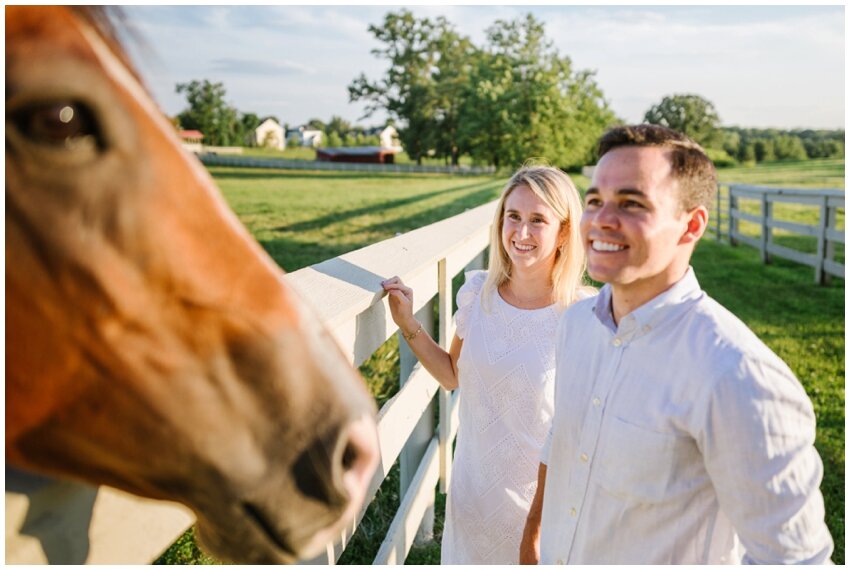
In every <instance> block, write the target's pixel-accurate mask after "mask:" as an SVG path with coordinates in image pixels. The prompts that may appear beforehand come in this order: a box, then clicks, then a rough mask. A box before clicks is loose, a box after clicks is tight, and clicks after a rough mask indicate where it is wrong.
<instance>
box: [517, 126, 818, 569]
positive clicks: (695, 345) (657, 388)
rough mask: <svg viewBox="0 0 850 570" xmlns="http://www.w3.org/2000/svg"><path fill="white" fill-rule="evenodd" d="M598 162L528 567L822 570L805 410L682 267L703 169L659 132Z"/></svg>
mask: <svg viewBox="0 0 850 570" xmlns="http://www.w3.org/2000/svg"><path fill="white" fill-rule="evenodd" d="M599 156H600V159H599V162H598V164H597V166H596V169H595V171H594V174H593V180H592V182H591V187H590V188H589V189H588V191H587V193H586V197H585V212H584V215H583V216H582V220H581V231H582V238H583V239H584V240H585V248H586V251H587V256H588V259H587V266H588V273H589V274H590V276H591V277H592V278H594V279H595V280H597V281H601V282H604V283H606V285H605V287H603V288H602V290H601V291H600V294H599V295H598V296H597V297H595V298H591V299H586V300H583V301H579V302H577V303H575V304H574V305H572V306H571V307H570V308H569V309H568V310H567V311H566V312H565V313H564V315H563V317H562V319H561V323H560V326H559V329H558V339H557V345H556V346H557V349H556V351H557V353H556V362H557V380H556V388H555V415H554V421H553V425H552V428H551V431H550V434H549V438H548V440H547V443H546V446H545V447H544V449H543V453H542V458H541V464H540V471H539V477H538V478H539V483H538V488H537V494H536V496H535V499H534V502H533V503H532V506H531V512H530V513H529V515H528V521H527V523H526V527H525V533H524V537H523V542H522V546H521V550H520V560H521V562H523V563H535V562H541V563H544V564H555V563H558V564H566V563H569V564H606V563H607V564H618V563H620V564H624V563H630V564H722V563H732V564H735V563H740V562H754V563H767V564H784V563H828V562H829V557H830V555H831V554H832V550H833V543H832V538H831V536H830V534H829V530H828V529H827V527H826V524H825V522H824V506H823V497H822V495H821V493H820V490H819V485H820V482H821V478H822V475H823V466H822V463H821V460H820V457H819V456H818V454H817V451H816V450H815V448H814V446H813V444H814V439H815V417H814V411H813V409H812V405H811V402H810V400H809V398H808V397H807V396H806V393H805V391H804V390H803V388H802V386H801V385H800V383H799V382H798V381H797V379H796V378H795V377H794V374H793V373H792V372H791V370H790V369H789V368H788V367H787V366H786V365H785V363H784V362H782V360H781V359H780V358H779V357H778V356H776V355H775V354H774V353H773V352H771V350H770V349H769V348H767V347H766V346H765V345H764V343H762V342H761V341H760V340H759V339H758V338H757V337H756V336H755V335H754V334H753V333H752V332H751V331H750V330H749V329H748V328H747V326H746V325H744V324H743V323H742V322H741V321H740V320H739V319H737V318H736V317H735V316H734V315H732V314H731V313H730V312H729V311H727V310H726V309H724V308H723V307H722V306H721V305H719V304H718V303H717V302H716V301H714V300H713V299H711V298H710V297H708V295H706V294H705V293H704V292H703V291H702V290H701V289H700V287H699V284H698V283H697V279H696V276H695V275H694V272H693V269H692V268H691V267H690V258H691V254H692V253H693V250H694V247H695V246H696V243H697V241H698V240H699V239H700V237H701V236H702V235H703V233H704V231H705V228H706V224H707V221H708V208H709V207H710V205H711V203H712V200H713V196H714V192H716V173H715V170H714V166H713V165H712V164H711V161H710V160H709V159H708V157H707V156H706V155H705V153H704V151H703V150H702V149H701V148H700V147H699V145H697V144H696V143H694V142H693V141H691V140H690V139H688V138H687V137H684V136H683V135H681V134H679V133H676V132H674V131H671V130H669V129H666V128H664V127H659V126H655V125H638V126H631V127H618V128H615V129H612V130H611V131H609V132H608V133H606V134H605V135H604V136H603V137H602V139H601V140H600V144H599Z"/></svg>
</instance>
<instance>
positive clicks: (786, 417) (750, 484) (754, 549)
mask: <svg viewBox="0 0 850 570" xmlns="http://www.w3.org/2000/svg"><path fill="white" fill-rule="evenodd" d="M777 360H778V358H777ZM705 414H706V417H705V418H704V421H703V425H704V426H705V431H704V432H703V433H702V434H701V435H700V437H699V438H698V443H699V445H700V447H701V449H702V453H703V457H704V460H705V465H706V469H707V471H708V473H709V476H710V477H711V481H712V484H713V485H714V488H715V490H716V492H717V496H718V500H719V502H720V507H721V510H722V511H723V512H724V513H725V514H726V515H727V516H728V517H729V520H730V521H731V522H732V524H733V526H734V527H735V530H736V532H737V534H738V536H739V537H740V539H741V543H742V544H743V546H744V548H745V550H746V554H745V557H744V562H745V563H758V564H789V563H812V564H823V563H829V561H830V560H829V557H830V555H831V554H832V551H833V542H832V537H831V535H830V533H829V529H828V528H827V526H826V523H825V521H824V515H825V511H824V503H823V496H822V495H821V492H820V488H819V487H820V482H821V479H822V477H823V464H822V462H821V459H820V456H819V455H818V453H817V451H816V450H815V448H814V440H815V416H814V410H813V408H812V404H811V401H810V400H809V398H808V396H807V395H806V393H805V391H804V390H803V387H802V386H801V385H800V383H799V382H798V381H797V379H796V378H795V377H794V375H793V373H792V372H791V371H790V370H789V369H788V368H787V367H786V366H784V364H783V363H781V362H776V363H772V362H769V361H767V360H765V359H762V358H755V357H750V356H741V357H740V360H739V361H738V362H735V363H731V366H728V367H727V368H726V372H725V373H724V374H723V375H722V377H721V378H718V379H717V382H716V384H715V385H714V386H713V389H712V391H711V394H710V396H709V398H708V405H707V406H706V408H705Z"/></svg>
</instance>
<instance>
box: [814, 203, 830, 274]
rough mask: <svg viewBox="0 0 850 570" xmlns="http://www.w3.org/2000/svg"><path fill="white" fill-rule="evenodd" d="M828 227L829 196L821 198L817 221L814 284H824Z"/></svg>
mask: <svg viewBox="0 0 850 570" xmlns="http://www.w3.org/2000/svg"><path fill="white" fill-rule="evenodd" d="M828 227H829V196H827V195H823V196H821V203H820V219H819V220H818V253H817V262H816V263H815V283H817V284H818V285H823V284H825V283H826V271H825V270H824V260H825V259H826V249H827V248H826V228H828Z"/></svg>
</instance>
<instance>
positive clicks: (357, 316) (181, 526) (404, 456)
mask: <svg viewBox="0 0 850 570" xmlns="http://www.w3.org/2000/svg"><path fill="white" fill-rule="evenodd" d="M494 209H495V202H491V203H489V204H485V205H483V206H479V207H478V208H475V209H472V210H468V211H467V212H464V213H462V214H460V215H458V216H454V217H452V218H448V219H445V220H442V221H440V222H437V223H435V224H432V225H429V226H426V227H423V228H419V229H417V230H414V231H411V232H409V233H407V234H404V235H401V236H398V237H395V238H392V239H389V240H386V241H383V242H379V243H376V244H373V245H370V246H368V247H365V248H363V249H359V250H357V251H353V252H350V253H347V254H345V255H342V256H340V257H337V258H334V259H330V260H327V261H324V262H322V263H318V264H316V265H313V266H310V267H306V268H304V269H301V270H299V271H295V272H293V273H290V274H287V276H286V280H287V282H288V283H289V284H290V285H291V286H292V287H293V288H294V289H295V290H296V291H297V292H298V293H299V294H300V295H301V296H302V297H303V298H304V299H305V301H306V302H307V303H309V304H310V305H312V306H313V307H314V308H315V310H316V312H317V313H318V315H319V317H320V319H321V320H322V321H323V322H324V323H325V325H326V326H327V327H328V329H329V330H330V331H331V334H333V336H334V337H335V338H336V340H337V341H338V342H339V345H340V347H341V348H342V350H343V352H344V354H345V355H346V357H347V358H348V360H349V362H350V363H351V364H352V365H354V366H357V365H359V364H361V363H362V362H364V361H365V360H366V359H367V358H369V357H370V356H371V355H372V354H373V353H374V352H375V350H377V349H378V348H379V347H380V346H381V345H382V344H383V343H384V342H385V341H386V340H387V339H389V338H390V337H391V336H392V335H394V334H397V327H396V326H395V324H394V323H393V322H392V318H391V317H390V311H389V306H388V302H387V299H386V297H385V296H384V294H383V291H382V289H381V285H380V282H381V281H382V280H383V279H385V278H386V277H389V276H391V275H399V276H400V277H401V278H402V279H404V281H405V282H406V283H407V284H408V285H409V286H411V287H412V288H413V289H414V290H415V291H416V295H415V297H414V299H415V306H414V311H416V313H417V316H419V317H420V320H421V321H422V322H423V323H424V324H425V325H426V326H431V327H432V331H431V332H432V333H434V334H435V338H437V339H438V341H439V343H440V345H441V346H443V347H448V345H449V343H450V339H451V337H452V335H453V331H454V324H453V322H452V317H451V307H452V297H453V294H452V279H453V277H454V276H456V275H458V274H459V273H460V272H461V271H463V270H464V269H467V268H473V267H481V266H482V263H483V253H484V251H485V250H486V248H487V245H488V238H489V226H490V222H491V220H492V216H493V212H494ZM435 305H436V306H437V308H438V311H436V312H437V314H438V321H439V322H438V326H437V327H436V328H437V330H436V332H435V331H434V330H433V328H434V322H433V315H434V312H435V311H434V310H433V309H434V308H435ZM429 319H430V320H429ZM399 350H400V353H401V358H402V365H401V378H400V381H401V382H402V386H401V388H400V390H399V392H398V393H397V394H396V395H395V396H394V397H393V398H392V399H391V400H390V401H389V402H387V403H386V404H385V405H384V406H383V407H382V408H381V410H380V412H379V416H378V436H379V443H380V454H381V459H380V463H379V467H378V470H377V472H376V473H375V476H374V477H373V479H372V481H371V484H370V487H369V491H368V493H367V504H366V505H364V507H363V508H362V509H361V511H360V512H359V513H358V515H357V517H356V519H355V521H354V523H353V524H351V525H350V526H349V527H348V528H346V529H345V530H344V531H343V533H342V535H341V536H340V537H339V539H338V540H337V541H335V542H334V543H332V544H329V545H328V546H327V548H326V552H325V554H323V555H322V556H320V557H319V558H316V559H314V560H311V561H308V562H309V563H313V564H333V563H335V562H336V561H337V560H338V559H339V557H340V555H341V554H342V552H343V550H344V549H345V546H346V545H347V544H348V543H349V541H350V539H351V536H352V535H353V533H354V531H355V530H356V528H357V525H358V524H359V523H360V521H361V519H362V517H363V515H364V514H365V512H366V509H367V507H368V503H369V502H371V499H372V498H373V497H374V496H375V493H376V492H377V490H378V488H379V487H380V485H381V483H382V482H383V481H384V479H385V478H386V476H387V475H388V473H389V471H390V468H391V467H392V466H393V464H394V463H395V462H396V460H398V461H399V462H400V465H401V482H402V489H401V494H402V499H401V505H400V507H399V510H398V511H397V513H396V515H395V518H394V519H393V521H392V523H391V525H390V529H389V531H388V533H387V536H386V538H385V539H384V541H383V544H382V545H381V547H380V549H379V552H378V553H377V555H376V557H375V561H374V562H375V563H376V564H394V563H403V562H404V559H405V557H406V555H407V552H408V551H409V549H410V547H411V545H412V543H413V539H414V537H415V536H416V534H417V530H421V527H422V526H423V522H424V525H425V527H428V526H429V524H432V522H433V504H434V489H435V486H436V484H437V482H438V481H439V482H440V488H441V490H442V491H445V490H446V489H447V487H448V484H449V481H448V476H449V473H450V472H451V458H452V454H451V447H452V445H451V444H452V441H453V440H454V437H455V435H456V433H457V426H458V421H457V412H458V396H457V393H455V394H451V393H449V392H447V391H445V390H443V389H442V388H440V387H439V385H438V383H437V382H436V381H435V380H433V379H432V378H431V376H430V374H429V373H428V372H427V371H426V370H425V369H424V368H422V367H421V366H419V365H417V364H415V361H414V359H413V358H412V356H411V354H410V353H409V352H405V351H409V349H408V348H407V346H406V344H405V343H404V342H402V341H400V342H399ZM436 404H439V410H438V412H439V414H437V411H436V410H435V409H434V407H435V405H436ZM436 416H438V417H439V423H438V424H437V425H435V422H434V418H435V417H436ZM429 513H430V514H429ZM192 522H193V517H192V514H191V513H190V512H189V511H188V510H187V509H185V508H183V507H182V506H180V505H175V504H172V503H164V502H158V501H150V500H147V499H140V498H138V497H133V496H131V495H127V494H125V493H122V492H120V491H116V490H114V489H110V488H108V487H100V488H93V487H89V486H85V485H81V484H77V483H71V482H67V481H56V480H52V479H46V478H42V477H37V476H33V475H29V474H25V473H22V472H17V471H14V470H11V469H9V468H7V470H6V559H5V562H6V563H7V564H25V563H74V564H81V563H100V564H116V563H117V564H120V563H123V564H144V563H148V562H150V561H151V560H153V559H155V558H157V557H158V556H159V555H160V554H161V553H162V552H163V551H164V550H165V549H166V548H167V547H168V546H169V545H170V544H171V543H173V542H174V540H176V539H177V538H178V537H179V536H180V534H182V532H184V531H185V530H186V529H187V528H188V527H189V526H190V525H191V524H192ZM425 530H426V531H427V528H426V529H425Z"/></svg>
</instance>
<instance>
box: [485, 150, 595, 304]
mask: <svg viewBox="0 0 850 570" xmlns="http://www.w3.org/2000/svg"><path fill="white" fill-rule="evenodd" d="M519 186H527V187H528V188H529V189H530V190H531V191H532V192H534V194H535V195H536V196H537V197H538V198H540V199H541V200H543V202H545V203H546V205H548V206H549V207H550V208H552V211H553V212H554V213H555V215H556V216H557V217H558V220H559V221H560V222H561V231H560V233H559V235H560V236H561V239H562V241H561V243H560V245H559V247H558V249H557V251H556V252H555V263H554V265H553V266H552V287H553V290H554V297H555V303H556V304H557V306H558V308H559V309H563V308H565V307H567V306H569V305H570V304H571V303H572V302H573V301H575V300H576V298H577V296H578V292H579V291H580V290H582V289H585V290H587V292H588V293H589V292H591V291H593V289H592V288H591V287H586V286H585V285H584V270H585V257H584V245H583V244H582V241H581V235H580V233H579V219H580V218H581V199H580V198H579V194H578V190H576V187H575V185H574V184H573V181H572V180H571V179H570V177H569V176H567V175H566V174H565V173H564V172H562V171H561V170H559V169H558V168H555V167H552V166H537V165H532V166H523V167H522V168H520V169H519V170H517V171H516V173H514V175H513V176H511V179H510V180H508V183H507V184H505V187H504V189H503V190H502V195H501V197H500V198H499V204H498V206H497V207H496V214H495V216H494V218H493V224H492V226H491V227H490V265H489V268H488V273H487V279H486V280H485V281H484V287H483V291H482V294H481V301H482V305H483V307H484V309H485V310H488V311H489V309H490V307H489V306H488V305H489V301H488V300H489V299H490V297H491V295H490V294H491V292H493V291H496V290H497V289H498V287H499V286H500V285H502V284H503V283H505V282H506V281H508V280H509V279H510V277H511V260H510V257H508V252H507V251H505V246H504V244H503V243H502V224H503V223H504V219H505V201H506V200H507V198H508V196H510V194H511V192H513V191H514V190H515V189H516V188H517V187H519ZM565 226H566V227H565Z"/></svg>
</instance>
